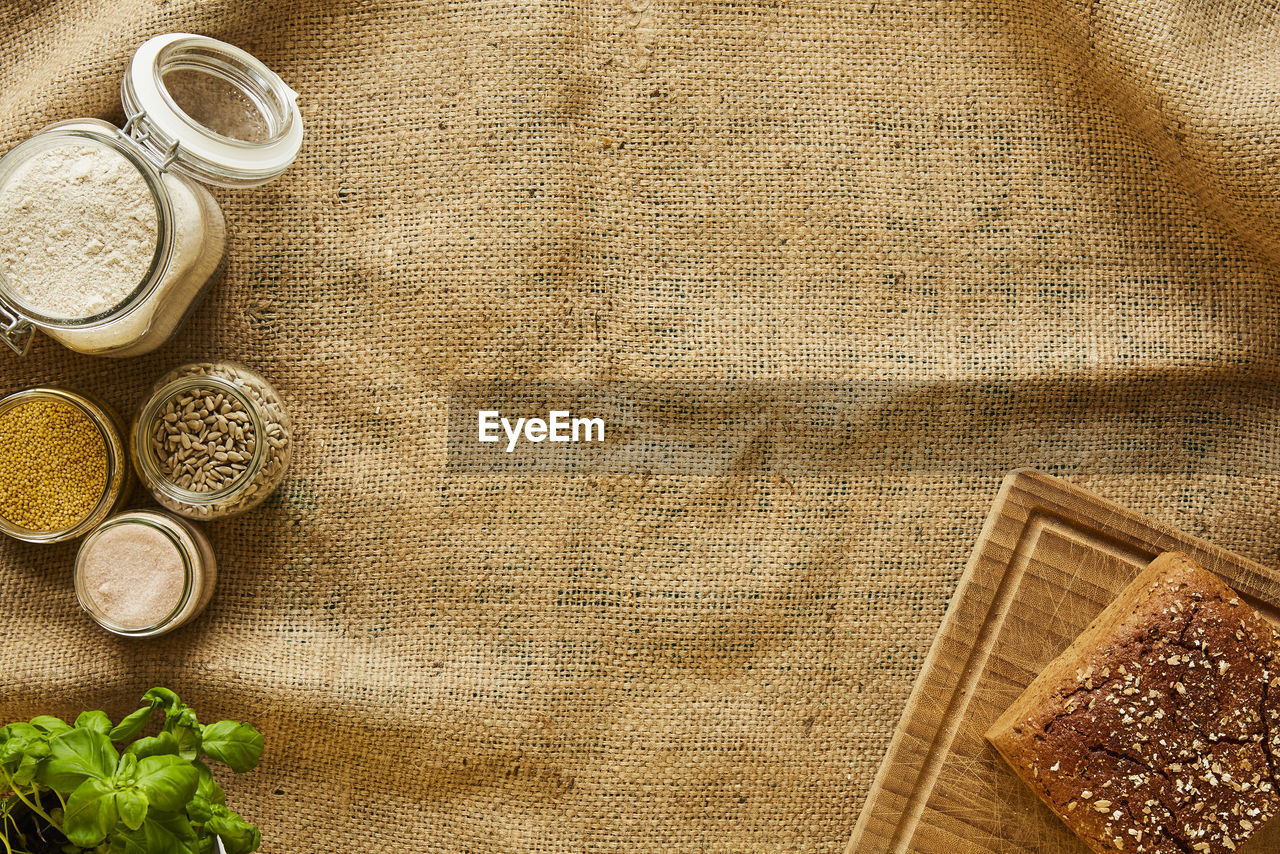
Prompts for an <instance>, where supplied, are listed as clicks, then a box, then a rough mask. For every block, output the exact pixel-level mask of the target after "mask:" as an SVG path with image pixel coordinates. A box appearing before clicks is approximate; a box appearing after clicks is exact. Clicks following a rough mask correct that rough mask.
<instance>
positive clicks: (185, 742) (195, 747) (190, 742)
mask: <svg viewBox="0 0 1280 854" xmlns="http://www.w3.org/2000/svg"><path fill="white" fill-rule="evenodd" d="M172 734H173V737H174V738H176V739H177V740H178V755H179V756H181V757H182V758H183V759H186V760H187V761H188V762H192V761H194V760H195V759H196V758H197V757H198V756H199V755H200V741H201V739H200V732H199V730H197V729H195V728H194V727H190V726H186V725H183V726H177V727H174V728H173V730H172Z"/></svg>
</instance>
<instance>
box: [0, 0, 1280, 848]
mask: <svg viewBox="0 0 1280 854" xmlns="http://www.w3.org/2000/svg"><path fill="white" fill-rule="evenodd" d="M170 30H190V31H196V32H202V33H207V34H210V35H213V36H216V37H219V38H224V39H227V40H230V41H232V42H235V43H237V44H239V45H242V46H243V47H245V48H247V49H249V50H251V51H253V52H255V53H257V54H258V55H259V56H261V57H262V58H263V59H265V60H266V61H267V62H268V63H269V64H270V65H272V66H273V67H275V68H276V69H278V70H279V71H280V72H281V73H282V75H283V76H284V77H285V78H286V79H287V80H288V81H289V82H290V83H292V84H293V85H294V87H295V88H297V89H298V90H299V91H300V92H301V93H302V105H303V111H304V114H305V117H306V121H307V130H308V137H307V142H306V146H305V149H304V151H303V153H302V155H301V157H300V158H299V160H298V163H297V165H296V166H295V167H294V168H293V169H292V170H291V171H290V172H289V173H288V174H287V175H286V176H285V177H284V178H282V179H281V180H279V181H278V182H276V183H275V184H273V185H271V186H269V187H265V188H262V189H259V190H252V191H244V192H226V191H219V192H218V194H217V195H218V196H219V198H220V199H221V200H222V201H223V202H224V204H225V208H226V211H227V214H228V217H229V218H230V220H231V221H232V223H233V225H234V228H235V237H234V247H233V254H232V256H231V266H230V270H229V274H228V277H227V280H226V282H225V283H224V284H223V285H222V286H221V287H220V288H219V289H218V290H217V291H215V292H214V293H213V295H212V296H211V298H210V300H209V301H208V302H207V303H206V305H205V306H204V307H203V308H202V309H201V310H200V312H199V313H198V314H197V315H196V316H195V319H194V322H193V323H192V324H191V326H190V327H189V329H188V331H187V332H186V333H185V334H183V335H182V336H181V337H180V338H179V339H178V340H176V341H175V342H174V343H172V344H171V345H169V346H167V347H166V348H164V349H163V350H161V351H160V352H158V353H156V354H154V355H152V356H148V357H145V358H140V359H135V360H131V361H127V362H124V363H116V362H111V361H105V360H96V359H92V358H88V357H83V356H78V355H74V354H71V353H69V352H68V351H65V350H63V349H61V348H60V347H58V346H56V345H55V344H53V343H52V342H50V341H48V340H43V341H41V342H40V343H39V344H38V345H37V347H36V350H35V352H34V353H33V355H32V356H31V357H29V358H27V359H26V360H23V361H19V360H17V359H15V358H0V391H3V392H8V391H12V390H16V389H18V388H21V387H26V386H30V385H33V384H37V383H42V384H43V383H56V384H60V385H66V386H70V387H75V388H81V389H86V390H91V391H96V392H99V393H101V394H103V395H104V396H106V397H107V398H108V399H110V400H111V401H113V402H114V403H115V404H116V405H118V406H119V407H120V408H121V409H122V410H125V411H129V410H132V409H133V407H134V406H136V405H137V404H138V403H139V402H140V400H141V397H142V395H143V393H144V391H145V389H146V388H147V386H148V385H149V384H150V382H151V381H152V380H153V379H154V378H156V377H157V376H158V375H159V374H160V373H161V372H162V371H163V370H165V369H167V368H168V367H170V366H172V365H174V364H177V363H180V362H182V361H186V360H191V359H195V358H214V357H231V358H235V359H238V360H240V361H243V362H244V363H246V364H249V365H251V366H253V367H255V368H257V369H259V370H261V371H262V372H263V373H265V374H266V375H268V376H269V377H271V378H273V379H275V380H276V381H278V384H279V386H280V388H281V390H282V392H283V393H284V395H285V396H286V398H287V400H288V402H289V404H290V405H291V406H292V408H293V411H294V413H295V416H296V422H297V424H298V431H297V443H298V444H297V454H296V457H295V462H294V468H293V472H292V476H291V478H290V480H289V481H288V483H287V486H286V487H285V488H284V489H283V490H282V491H281V493H280V494H279V495H278V496H276V497H275V498H274V499H273V500H272V501H271V502H270V503H269V504H268V505H266V506H265V507H264V508H262V509H260V510H259V511H257V512H254V513H252V514H250V515H248V516H246V517H243V518H240V519H236V520H232V521H226V522H221V523H217V524H213V525H210V526H209V531H210V533H211V535H212V538H213V540H214V542H215V545H216V547H217V549H218V551H219V555H220V559H221V562H222V567H223V576H222V579H221V582H220V588H219V593H218V595H217V597H216V599H215V601H214V602H213V604H212V605H211V607H210V608H209V611H208V612H207V614H206V616H205V617H204V618H203V619H202V621H201V622H200V623H198V624H197V625H196V626H194V627H192V628H189V629H187V630H183V631H181V632H179V633H177V634H175V635H172V636H170V637H167V638H163V639H159V640H156V641H153V642H144V643H137V642H134V643H126V642H123V641H120V640H116V639H113V638H112V637H110V636H108V635H106V634H105V633H104V632H102V631H100V630H98V629H97V628H96V627H95V626H94V625H93V624H91V623H90V622H89V621H88V620H87V619H86V618H84V617H83V616H82V615H80V614H79V613H78V611H77V609H76V607H75V603H74V598H73V594H72V590H71V584H70V574H69V564H70V560H71V558H72V555H73V553H74V547H73V546H70V545H64V546H58V547H48V548H37V547H33V546H24V545H21V544H16V543H13V542H5V543H3V544H0V642H2V643H3V654H2V655H0V713H2V714H3V716H4V717H5V719H6V720H7V719H11V718H14V717H28V716H30V715H32V714H34V713H36V712H44V711H54V712H62V713H66V714H70V713H74V712H75V711H76V710H78V709H80V708H84V707H86V706H87V707H105V708H107V709H108V710H110V711H111V712H112V713H113V714H120V713H122V712H124V711H127V710H129V709H131V708H133V703H134V700H135V698H136V696H137V695H138V694H140V693H141V692H142V691H143V690H145V689H146V688H148V687H150V686H151V685H153V684H166V685H170V686H172V687H174V688H175V689H177V690H179V691H180V692H181V693H182V694H183V695H184V696H186V697H187V698H188V699H190V700H191V701H192V702H193V703H195V704H197V706H198V707H199V708H200V709H201V710H202V712H203V716H204V717H205V719H207V720H214V719H216V718H218V717H223V716H233V717H244V718H246V719H249V720H252V721H254V722H256V723H257V724H258V725H259V726H260V727H261V728H262V729H263V731H264V732H265V734H266V737H267V742H268V754H267V758H266V761H265V762H264V764H263V766H262V767H261V768H260V769H259V770H258V771H256V772H254V773H252V774H250V775H246V776H245V777H243V778H242V779H238V780H234V781H232V782H231V783H230V784H229V785H228V789H229V791H230V793H231V798H232V801H233V803H234V805H235V806H237V807H238V808H240V809H241V810H243V812H245V813H246V814H247V815H248V816H249V817H250V818H252V819H254V820H256V821H257V822H258V823H259V824H260V825H261V826H262V828H263V831H264V837H265V840H266V841H265V844H264V850H267V851H271V852H310V851H330V850H340V851H361V852H386V851H395V852H402V851H403V852H410V851H477V852H479V851H504V852H523V851H560V852H568V851H624V850H626V851H631V850H642V851H666V850H685V851H716V852H729V851H752V852H772V851H814V852H817V851H839V850H840V849H841V848H842V847H843V845H844V843H845V841H846V840H847V838H848V834H849V832H850V830H851V828H852V826H853V822H854V819H855V818H856V815H857V811H858V809H859V808H860V806H861V803H862V799H863V797H864V793H865V791H866V788H867V786H868V785H869V783H870V781H871V778H872V775H873V774H874V772H875V769H876V767H877V765H878V763H879V761H880V757H881V755H882V752H883V750H884V748H885V747H886V745H887V742H888V739H889V736H890V733H891V731H892V728H893V726H894V723H895V722H896V719H897V717H898V715H899V713H900V711H901V709H902V706H903V704H904V702H905V699H906V695H907V692H908V691H909V689H910V685H911V682H912V679H913V678H914V676H915V674H916V671H917V668H918V666H919V663H920V661H921V659H922V657H923V654H924V652H925V650H926V649H927V648H928V644H929V642H930V640H931V638H932V635H933V633H934V631H935V629H936V627H937V624H938V622H939V620H940V619H941V616H942V613H943V610H944V608H945V605H946V602H947V598H948V596H949V594H950V593H951V591H952V589H953V587H954V583H955V580H956V578H957V576H958V574H959V572H960V569H961V567H962V565H963V562H964V559H965V557H966V555H967V553H968V551H969V549H970V547H971V545H972V543H973V540H974V538H975V537H976V535H977V533H978V529H979V527H980V522H981V519H982V517H983V516H984V514H985V512H986V508H987V506H988V504H989V502H990V500H991V498H992V497H993V494H994V491H995V488H996V486H997V484H998V482H999V480H1000V478H1001V476H1002V475H1003V474H1004V473H1005V472H1006V471H1007V470H1008V469H1010V468H1013V467H1015V466H1019V465H1035V466H1039V467H1041V468H1043V469H1047V470H1050V471H1053V472H1056V473H1060V474H1064V475H1068V476H1070V477H1071V478H1072V479H1073V480H1074V481H1076V482H1077V483H1081V484H1083V485H1085V486H1088V487H1091V488H1094V489H1097V490H1099V491H1101V492H1103V493H1105V494H1107V495H1109V496H1111V497H1114V498H1117V499H1119V500H1122V501H1125V502H1127V503H1129V504H1131V505H1133V506H1135V507H1137V508H1138V509H1140V510H1143V511H1146V512H1149V513H1152V514H1154V515H1156V516H1158V517H1160V518H1163V519H1166V520H1169V521H1172V522H1174V523H1176V524H1178V525H1181V526H1182V527H1184V528H1186V529H1187V530H1190V531H1191V532H1193V533H1196V534H1199V535H1202V536H1206V537H1208V538H1210V539H1212V540H1213V541H1215V542H1217V543H1219V544H1221V545H1224V546H1226V547H1229V548H1232V549H1235V550H1237V551H1239V552H1241V553H1243V554H1245V555H1248V556H1250V557H1252V558H1255V559H1258V560H1261V561H1263V562H1266V563H1270V564H1272V565H1276V564H1278V563H1280V553H1278V551H1277V539H1276V533H1275V513H1276V509H1277V497H1276V486H1277V481H1278V480H1280V478H1277V474H1276V464H1277V457H1278V454H1277V447H1276V437H1277V428H1278V427H1280V425H1278V424H1277V419H1278V409H1277V403H1278V401H1277V394H1276V390H1275V385H1276V381H1277V379H1278V376H1277V358H1278V354H1277V345H1278V344H1280V338H1278V337H1277V332H1276V329H1277V313H1278V310H1280V298H1278V291H1277V287H1276V285H1277V282H1276V278H1277V271H1278V269H1280V268H1278V266H1277V264H1280V256H1278V255H1277V247H1278V237H1277V235H1280V230H1278V229H1277V224H1278V218H1280V214H1278V205H1277V202H1278V201H1280V199H1278V198H1277V192H1276V189H1275V187H1276V183H1275V182H1276V178H1277V175H1278V174H1280V159H1278V158H1280V139H1278V136H1277V126H1278V124H1280V117H1278V114H1277V112H1276V106H1277V102H1278V100H1280V68H1278V66H1277V62H1278V60H1277V56H1280V54H1277V53H1276V51H1275V49H1274V47H1275V45H1276V43H1277V39H1278V38H1280V11H1278V10H1277V8H1276V6H1275V5H1274V3H1270V2H1266V0H1240V2H1209V0H1193V2H1174V0H1152V2H1137V0H1129V2H1116V0H1096V2H1090V3H1087V4H1086V3H1084V2H1083V0H1081V2H1079V3H1078V4H1077V3H1076V2H1074V0H1040V2H1022V3H1019V2H1008V3H999V2H965V3H960V2H942V3H918V2H909V0H901V1H900V2H893V1H892V0H875V2H871V0H867V2H853V0H848V1H847V2H835V3H799V2H790V0H781V2H773V0H760V2H753V1H752V0H747V2H732V3H730V2H710V1H709V0H691V1H690V2H681V1H680V0H672V2H667V0H616V2H612V0H608V1H607V2H600V1H599V0H539V1H538V2H504V0H492V2H471V0H466V2H451V3H445V2H439V3H422V4H418V3H396V2H376V0H368V2H350V3H345V2H330V3H322V2H310V3H308V2H289V0H282V2H279V3H231V2H213V0H203V1H202V2H194V0H187V2H183V0H159V1H158V2H155V1H154V0H112V2H107V0H96V2H91V1H90V0H85V1H84V2H61V3H30V2H8V3H5V4H3V5H0V72H2V73H0V80H2V81H3V84H2V91H0V142H3V144H4V146H5V147H8V146H9V145H12V144H14V143H16V142H18V141H19V140H21V139H22V138H24V137H25V136H27V135H29V134H31V133H33V132H35V131H36V130H38V129H39V128H40V127H42V126H43V125H44V124H46V123H48V122H51V121H54V120H58V119H63V118H69V117H74V116H81V115H98V116H104V117H108V118H119V106H118V83H119V79H120V74H121V72H122V69H123V68H124V66H125V63H126V61H127V59H128V57H129V55H130V54H131V52H132V50H133V49H134V47H135V46H136V45H137V44H138V43H140V42H141V41H143V40H144V39H145V38H147V37H148V36H151V35H153V34H156V33H160V32H165V31H170ZM512 377H539V378H543V379H548V378H550V379H563V378H578V379H584V378H585V379H591V380H600V381H607V380H611V379H626V380H639V381H654V382H665V381H670V380H672V379H681V378H685V379H698V380H703V381H711V382H718V381H723V382H724V383H725V384H726V388H731V387H733V386H734V384H735V383H742V382H751V383H754V384H756V385H757V386H758V387H763V388H767V389H772V393H774V394H776V395H777V396H778V397H779V398H780V399H782V400H784V401H785V400H787V399H790V400H792V401H795V402H796V403H797V405H799V404H801V403H803V399H804V396H805V390H806V389H809V388H813V387H815V384H821V383H829V382H840V383H846V384H848V386H849V387H850V388H853V389H855V393H853V394H851V395H850V396H849V398H848V400H847V401H846V402H845V407H846V408H845V409H843V410H841V409H837V411H836V412H835V417H834V419H833V420H832V421H831V423H832V424H834V425H836V426H834V427H831V428H829V429H827V430H826V431H825V432H821V433H814V432H806V431H804V430H797V429H794V425H793V424H791V423H789V420H788V418H787V417H786V416H787V412H786V411H785V406H783V407H781V408H777V407H775V408H774V409H772V410H768V411H765V412H763V413H760V412H759V411H757V410H755V409H753V410H751V413H749V416H750V417H746V416H744V417H742V418H735V417H734V416H735V411H734V406H735V404H734V403H733V402H732V400H731V399H727V402H726V403H725V405H724V407H723V410H722V411H723V412H724V413H725V414H726V416H727V421H729V422H732V423H734V424H735V429H734V430H732V431H726V433H725V436H724V442H725V446H723V447H721V446H719V445H718V441H719V438H720V437H718V436H716V435H714V434H713V435H710V436H707V437H705V439H704V442H705V445H704V448H705V449H706V453H707V455H708V456H707V460H708V464H707V466H706V467H705V470H703V471H694V472H683V473H682V472H676V471H662V470H659V471H655V472H651V473H648V474H637V473H635V472H617V473H610V472H608V471H605V472H600V473H596V474H593V475H590V476H585V475H580V474H569V473H564V474H560V475H557V474H556V473H554V472H551V473H545V472H544V473H540V474H538V475H537V476H536V477H535V476H529V477H520V476H517V475H516V474H512V473H511V472H503V473H494V474H493V475H492V476H486V473H485V472H483V471H461V472H455V471H452V470H451V469H450V467H449V465H448V455H447V448H446V444H445V432H446V431H445V421H446V413H447V409H448V404H449V389H450V387H451V383H456V382H459V381H463V380H467V381H470V382H473V383H483V382H485V381H487V380H505V379H509V378H512ZM664 420H665V424H661V423H660V424H659V426H665V427H668V428H673V429H679V428H680V424H679V423H678V422H679V415H678V413H677V414H674V415H673V414H671V413H667V414H665V415H664V414H663V413H658V415H657V416H656V418H655V423H657V422H664ZM744 425H745V427H744ZM632 438H633V439H634V440H635V441H639V442H643V441H644V437H643V436H640V435H637V436H633V437H632ZM138 500H139V503H144V502H143V501H142V497H141V496H139V499H138Z"/></svg>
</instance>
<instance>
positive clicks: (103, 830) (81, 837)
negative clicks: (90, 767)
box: [62, 730, 117, 848]
mask: <svg viewBox="0 0 1280 854" xmlns="http://www.w3.org/2000/svg"><path fill="white" fill-rule="evenodd" d="M79 732H87V730H79ZM116 818H117V815H116V790H115V789H114V788H112V786H111V784H110V783H108V782H107V781H105V780H85V781H84V782H83V783H81V784H80V785H79V786H77V787H76V790H75V791H74V792H72V793H71V797H70V798H68V799H67V811H66V812H65V813H64V814H63V816H62V830H63V832H64V833H66V835H67V841H68V842H70V843H71V844H72V845H79V846H80V847H81V848H93V847H94V846H95V845H97V844H98V843H100V842H102V840H104V839H106V838H107V833H108V831H110V830H111V828H113V827H115V824H116Z"/></svg>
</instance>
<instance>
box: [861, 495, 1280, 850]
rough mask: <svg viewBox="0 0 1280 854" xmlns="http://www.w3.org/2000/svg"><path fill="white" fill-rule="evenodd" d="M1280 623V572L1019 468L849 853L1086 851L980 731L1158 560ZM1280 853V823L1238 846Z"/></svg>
mask: <svg viewBox="0 0 1280 854" xmlns="http://www.w3.org/2000/svg"><path fill="white" fill-rule="evenodd" d="M1165 551H1182V552H1185V553H1187V554H1189V555H1191V556H1192V557H1193V558H1195V560H1196V561H1198V562H1199V563H1200V564H1201V565H1202V566H1204V567H1205V568H1206V569H1209V570H1210V571H1212V572H1215V573H1217V574H1218V575H1219V576H1220V577H1221V578H1222V579H1223V580H1225V581H1226V582H1227V583H1228V584H1229V585H1231V586H1232V587H1234V588H1235V589H1236V591H1237V592H1239V593H1240V594H1241V596H1243V597H1244V598H1245V599H1246V600H1247V601H1248V602H1249V603H1250V604H1251V605H1253V606H1254V607H1255V608H1257V609H1258V610H1259V611H1261V612H1262V613H1263V614H1264V615H1265V616H1267V617H1268V618H1269V619H1271V620H1272V621H1273V622H1276V623H1278V624H1280V573H1277V572H1276V571H1275V570H1271V569H1268V568H1266V567H1264V566H1262V565H1260V564H1257V563H1254V562H1252V561H1249V560H1246V559H1244V558H1242V557H1239V556H1237V555H1234V554H1231V553H1230V552H1228V551H1226V550H1224V549H1220V548H1217V547H1215V546H1213V545H1210V544H1209V543H1206V542H1204V541H1203V540H1199V539H1196V538H1195V537H1192V536H1189V535H1188V534H1184V533H1182V532H1181V531H1178V530H1176V529H1174V528H1171V527H1169V526H1167V525H1163V524H1161V523H1159V522H1156V521H1153V520H1151V519H1147V518H1145V517H1143V516H1140V515H1138V514H1137V513H1134V512H1132V511H1130V510H1126V509H1124V508H1123V507H1120V506H1119V505H1117V504H1113V503H1112V502H1110V501H1107V500H1106V499H1103V498H1100V497H1098V496H1097V495H1094V494H1092V493H1090V492H1087V491H1085V490H1083V489H1080V488H1078V487H1075V486H1072V485H1071V484H1069V483H1067V482H1066V481H1063V480H1059V479H1057V478H1053V477H1050V476H1048V475H1045V474H1041V473H1039V472H1035V471H1030V470H1019V471H1015V472H1013V473H1011V474H1010V475H1009V476H1008V477H1007V478H1006V479H1005V482H1004V484H1003V486H1002V487H1001V488H1000V493H999V495H998V496H997V497H996V502H995V505H994V506H993V507H992V508H991V513H990V515H989V516H988V517H987V522H986V525H985V526H984V527H983V530H982V534H981V536H980V537H979V539H978V543H977V545H976V547H975V548H974V551H973V555H972V556H971V557H970V559H969V564H968V566H967V567H966V568H965V572H964V575H963V576H962V577H961V579H960V584H959V586H958V587H957V589H956V592H955V595H954V596H953V597H952V600H951V604H950V606H949V607H948V609H947V615H946V617H945V618H944V619H943V622H942V627H941V628H940V629H939V631H938V637H937V638H936V639H935V640H934V643H933V648H932V649H931V650H930V651H929V655H928V657H927V658H926V659H925V662H924V666H923V668H922V670H921V673H920V676H919V678H918V679H917V681H916V685H915V688H914V690H913V691H912V693H911V698H910V700H909V701H908V703H907V708H906V711H905V712H904V713H903V716H902V720H901V721H900V722H899V723H898V729H897V731H896V732H895V733H894V736H893V740H892V741H891V742H890V745H889V751H888V753H887V755H886V756H885V759H884V762H883V763H882V764H881V766H880V771H879V772H878V773H877V775H876V779H875V782H874V783H873V784H872V787H871V791H870V793H869V794H868V796H867V801H866V804H865V806H864V807H863V810H862V814H861V815H860V816H859V818H858V823H857V825H856V826H855V828H854V831H853V838H852V839H851V840H850V842H849V847H848V849H847V854H908V852H910V854H971V853H972V854H980V852H999V853H1000V854H1013V852H1019V854H1021V852H1036V854H1088V851H1089V849H1088V847H1087V846H1085V845H1084V843H1082V842H1080V841H1079V840H1078V839H1077V838H1076V837H1075V836H1074V835H1073V834H1072V833H1071V832H1070V831H1069V830H1067V828H1066V827H1065V826H1064V825H1063V824H1062V823H1061V822H1060V821H1059V820H1058V819H1057V817H1056V816H1054V815H1053V813H1051V812H1050V811H1049V809H1048V808H1047V807H1045V806H1044V805H1043V804H1042V803H1041V802H1040V801H1039V799H1038V798H1036V796H1035V795H1034V794H1032V793H1031V792H1030V791H1029V790H1028V789H1026V787H1025V786H1023V784H1022V782H1021V781H1020V780H1019V779H1018V778H1017V777H1016V776H1015V775H1014V773H1013V772H1012V771H1011V770H1010V769H1009V768H1008V767H1007V766H1006V765H1004V763H1003V761H1002V760H1001V759H1000V758H999V756H998V755H997V754H996V752H995V751H994V750H993V749H992V748H991V746H990V745H988V744H987V743H986V742H985V741H983V738H982V734H983V733H984V732H985V731H986V730H987V728H988V727H989V726H990V725H991V723H992V722H993V721H994V720H995V719H996V718H997V717H999V715H1000V713H1001V712H1003V711H1004V710H1005V709H1006V708H1007V707H1008V706H1009V705H1010V704H1011V703H1012V702H1013V701H1014V700H1015V699H1017V697H1018V695H1019V694H1020V693H1022V690H1023V689H1024V688H1025V687H1026V686H1027V685H1028V684H1029V683H1030V682H1031V680H1032V679H1034V678H1035V676H1036V675H1037V674H1038V673H1039V672H1040V670H1041V669H1042V668H1043V667H1044V666H1045V665H1046V664H1048V663H1049V662H1050V661H1051V660H1053V659H1054V658H1055V657H1056V656H1057V655H1058V654H1059V653H1060V652H1061V651H1062V650H1063V649H1065V648H1066V647H1067V646H1068V645H1069V644H1070V643H1071V641H1072V640H1073V639H1074V638H1075V637H1076V635H1078V634H1079V633H1080V632H1081V631H1083V630H1084V628H1085V627H1086V626H1087V625H1088V624H1089V622H1090V621H1092V620H1093V618H1094V617H1096V616H1097V615H1098V613H1099V612H1101V611H1102V609H1103V608H1104V607H1106V605H1107V604H1108V603H1109V602H1111V600H1112V599H1114V598H1115V597H1116V595H1117V594H1118V593H1119V592H1120V590H1121V589H1122V588H1124V586H1125V585H1126V584H1128V583H1129V582H1130V581H1131V580H1132V579H1133V578H1134V577H1135V576H1136V575H1137V574H1138V572H1139V571H1141V570H1142V568H1143V567H1145V566H1146V565H1147V563H1148V562H1150V561H1151V559H1152V558H1154V557H1155V556H1156V555H1157V554H1159V553H1160V552H1165ZM1261 851H1280V822H1273V823H1272V825H1271V826H1269V827H1268V828H1267V830H1266V831H1265V832H1263V833H1261V834H1259V837H1258V838H1256V839H1255V840H1254V841H1253V842H1251V843H1250V844H1249V845H1248V846H1246V847H1245V848H1242V849H1241V854H1247V852H1261Z"/></svg>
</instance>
